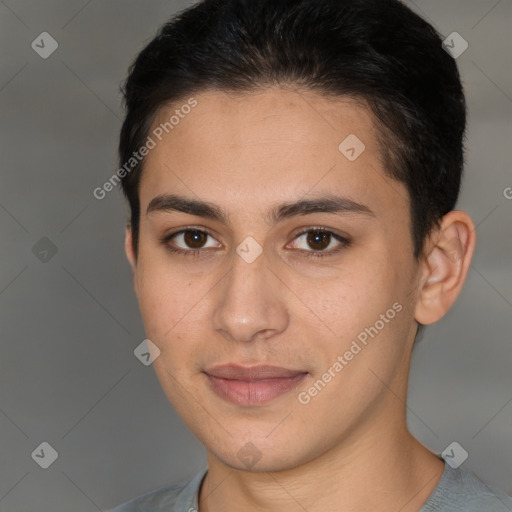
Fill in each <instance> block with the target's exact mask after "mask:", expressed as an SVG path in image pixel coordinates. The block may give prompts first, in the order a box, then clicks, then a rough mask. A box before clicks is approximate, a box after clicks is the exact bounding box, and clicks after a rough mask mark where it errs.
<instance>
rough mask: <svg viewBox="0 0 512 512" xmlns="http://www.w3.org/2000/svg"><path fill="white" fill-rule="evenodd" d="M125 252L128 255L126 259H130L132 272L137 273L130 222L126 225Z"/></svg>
mask: <svg viewBox="0 0 512 512" xmlns="http://www.w3.org/2000/svg"><path fill="white" fill-rule="evenodd" d="M124 251H125V254H126V258H127V259H128V262H129V263H130V266H131V268H132V272H135V266H136V262H135V254H134V252H133V240H132V227H131V224H130V223H129V222H128V224H127V225H126V231H125V238H124Z"/></svg>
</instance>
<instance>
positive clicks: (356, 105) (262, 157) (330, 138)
mask: <svg viewBox="0 0 512 512" xmlns="http://www.w3.org/2000/svg"><path fill="white" fill-rule="evenodd" d="M193 100H194V101H195V102H197V103H196V105H195V106H194V107H193V108H184V107H183V106H184V105H188V104H190V98H184V99H183V100H181V101H178V102H175V103H174V104H173V105H172V106H170V107H167V108H162V109H161V110H160V111H159V113H158V116H157V117H156V119H155V121H154V123H153V126H152V128H151V132H150V136H151V137H152V138H153V139H154V140H155V142H156V146H155V147H154V149H152V150H151V151H150V153H149V154H148V156H147V157H146V161H145V164H144V172H143V176H142V180H141V185H140V197H141V207H142V211H143V212H144V211H145V207H147V204H148V203H149V201H151V199H152V198H153V197H154V196H155V195H157V194H161V193H163V192H167V193H176V192H179V193H183V194H184V195H187V196H189V197H191V196H192V197H193V196H197V197H200V198H202V199H207V200H211V201H212V202H219V203H229V202H230V201H231V200H232V201H233V205H235V203H234V202H235V201H237V200H238V202H240V198H244V207H245V208H246V209H247V208H249V207H251V206H254V207H255V208H256V207H262V206H263V203H264V202H265V201H267V202H278V200H279V199H281V200H282V199H285V200H293V199H294V198H295V199H297V198H298V197H300V196H303V195H304V194H308V193H314V192H324V193H325V192H327V191H328V192H332V191H333V189H336V190H338V191H340V192H343V193H344V195H348V196H353V197H354V198H355V196H357V199H358V200H363V199H366V200H367V201H371V202H373V203H375V202H377V203H379V202H380V203H382V206H383V207H385V203H387V205H388V207H393V208H395V209H396V207H397V205H398V203H397V200H398V202H399V201H402V203H403V204H402V205H401V206H402V207H405V206H406V204H407V194H406V192H405V189H404V187H403V186H402V184H400V183H398V182H396V181H395V180H392V179H390V178H388V177H387V176H386V175H385V173H384V168H383V165H382V162H381V157H380V148H379V145H378V142H377V132H376V128H375V125H374V120H373V116H372V114H371V113H370V111H369V109H368V108H366V106H365V105H364V104H362V103H361V102H357V101H355V100H353V99H350V98H345V97H325V96H321V95H319V94H316V93H314V92H311V91H299V90H284V89H282V88H278V87H272V88H268V89H265V90H260V91H257V92H251V93H245V94H231V93H226V92H221V91H207V92H203V93H200V94H197V95H194V97H193ZM171 117H173V119H172V123H170V120H171ZM166 123H167V124H166ZM165 127H166V128H165ZM155 130H156V131H155ZM155 133H157V134H160V137H156V136H155V135H154V134H155ZM160 139H161V140H160ZM392 196H395V197H392ZM396 196H398V197H396ZM238 206H240V205H239V204H238ZM398 206H400V205H398Z"/></svg>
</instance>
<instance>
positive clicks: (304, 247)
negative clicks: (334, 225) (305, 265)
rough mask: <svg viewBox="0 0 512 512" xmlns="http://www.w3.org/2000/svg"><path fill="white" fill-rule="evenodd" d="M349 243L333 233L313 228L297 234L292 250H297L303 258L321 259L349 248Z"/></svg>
mask: <svg viewBox="0 0 512 512" xmlns="http://www.w3.org/2000/svg"><path fill="white" fill-rule="evenodd" d="M350 245H351V241H350V240H349V239H348V238H346V237H344V236H341V235H338V234H337V233H334V232H333V231H330V230H328V229H324V228H313V229H308V230H304V231H303V232H302V233H299V234H298V235H297V237H296V238H295V240H294V243H293V247H292V248H294V249H299V250H300V251H301V252H302V253H303V254H304V256H306V257H311V258H323V257H328V256H335V255H336V254H337V253H339V252H340V251H342V250H343V249H345V248H347V247H349V246H350Z"/></svg>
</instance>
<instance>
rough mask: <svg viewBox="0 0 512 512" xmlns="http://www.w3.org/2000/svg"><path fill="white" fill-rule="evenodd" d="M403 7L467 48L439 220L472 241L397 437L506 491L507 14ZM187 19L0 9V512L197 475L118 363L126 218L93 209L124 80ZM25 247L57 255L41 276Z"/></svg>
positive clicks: (129, 2)
mask: <svg viewBox="0 0 512 512" xmlns="http://www.w3.org/2000/svg"><path fill="white" fill-rule="evenodd" d="M408 4H409V5H410V6H411V7H412V8H413V9H414V10H416V11H417V12H419V13H420V14H421V15H423V16H424V17H426V18H427V19H428V20H429V21H430V22H431V23H433V24H434V26H435V27H436V28H437V29H438V30H439V31H440V32H441V34H443V35H444V36H448V34H450V33H451V32H453V31H457V32H459V33H460V34H461V35H462V36H463V37H464V39H466V40H467V41H468V43H469V48H468V49H467V50H466V52H465V53H463V54H462V55H461V56H460V57H458V59H457V62H458V64H459V67H460V69H461V72H462V76H463V81H464V85H465V89H466V93H467V99H468V104H469V130H468V141H467V147H468V153H467V168H466V176H465V181H464V187H463V191H462V195H461V198H460V201H459V204H458V208H460V209H465V210H467V211H468V212H469V213H470V214H471V216H472V217H473V219H474V222H475V224H476V225H477V235H478V247H477V249H476V254H475V257H474V261H473V264H472V267H471V270H470V273H469V277H468V280H467V283H466V286H465V288H464V290H463V292H462V295H461V297H460V299H459V300H458V302H457V303H456V305H455V306H454V307H453V309H452V310H451V311H450V312H449V314H448V315H447V316H446V317H445V318H444V319H443V320H442V321H440V322H439V323H438V324H436V325H435V326H432V327H430V328H428V329H427V331H426V333H425V335H424V337H423V339H422V340H421V342H420V343H419V345H418V346H417V347H416V351H415V355H414V360H413V367H412V371H411V386H410V396H409V421H410V427H411V430H412V432H413V434H415V435H416V436H417V437H418V438H419V439H420V440H421V441H422V442H423V443H424V444H426V445H427V446H428V447H429V448H431V449H432V450H434V451H436V452H438V453H440V452H442V451H443V450H444V449H445V448H446V447H447V446H448V445H449V444H450V443H451V442H452V441H457V442H458V443H460V444H461V445H462V446H463V447H464V448H465V450H467V452H468V453H469V458H468V459H467V460H466V461H465V463H464V464H463V466H462V467H463V468H464V469H466V470H469V471H472V472H474V473H475V474H476V475H478V476H479V477H480V478H481V479H483V480H484V481H486V482H487V483H489V484H490V485H493V486H496V487H500V488H502V489H503V490H505V491H507V492H509V493H511V492H512V481H511V475H512V442H511V441H512V403H511V402H512V385H511V384H512V374H511V367H512V365H511V362H512V345H511V343H510V338H511V335H510V332H511V329H512V321H511V317H512V272H511V265H512V237H511V229H510V226H511V217H512V200H510V199H507V198H506V197H505V195H504V190H506V189H507V187H512V174H511V172H510V167H509V161H510V152H511V146H512V145H511V142H512V138H511V122H510V121H511V112H512V81H511V64H512V63H511V61H510V55H512V41H511V36H510V27H511V22H512V12H511V11H512V2H511V0H500V1H497V0H471V1H469V0H460V1H454V0H452V1H444V0H435V1H434V0H428V1H427V0H423V1H422V0H416V2H415V3H413V2H408ZM186 5H187V4H185V3H183V2H177V1H175V2H171V1H168V2H165V1H156V0H153V1H150V2H142V1H139V2H137V1H134V0H125V1H120V0H110V1H99V0H92V1H87V0H73V1H70V0H68V1H65V2H64V1H56V0H55V1H41V0H38V1H36V0H31V1H28V0H5V1H0V45H1V49H2V51H1V57H0V58H1V65H0V119H1V130H2V132H1V137H0V155H1V161H0V166H1V171H0V178H1V184H0V239H1V241H2V242H1V244H0V259H1V265H0V325H1V333H2V338H1V353H0V461H1V462H0V510H1V511H2V512H22V511H23V512H27V511H35V510H37V511H39V512H45V511H52V512H58V511H70V510H73V512H85V511H95V510H103V509H106V508H109V507H111V506H113V505H114V504H117V503H119V502H122V501H125V500H127V499H128V498H131V497H133V496H135V495H138V494H141V493H143V492H147V491H149V490H151V489H154V488H156V487H160V486H163V485H167V484H169V483H171V482H174V481H178V480H181V479H184V478H188V477H190V476H192V475H193V474H194V473H195V472H196V471H197V470H199V469H200V468H201V467H202V464H203V463H204V462H205V453H204V449H203V448H202V446H201V445H200V444H199V443H198V442H197V441H196V440H195V438H193V436H192V434H190V433H189V432H188V430H187V429H186V427H185V426H184V424H183V423H182V422H181V420H180V419H179V418H178V416H177V415H176V413H175V412H174V410H173V408H172V407H171V406H170V404H169V403H168V402H167V400H166V398H165V396H164V394H163V392H162V391H161V389H160V386H159V384H158V381H157V379H156V377H155V375H154V373H153V370H152V368H151V366H149V367H146V366H144V365H142V364H141V363H140V362H139V360H138V359H136V358H135V357H134V355H133V350H134V349H135V347H136V346H137V345H138V344H139V343H140V342H141V341H142V340H143V339H144V337H145V336H144V330H143V326H142V322H141V320H140V315H139V312H138V308H137V303H136V299H135V295H134V293H133V289H132V281H131V273H130V270H129V266H128V263H127V262H126V260H125V256H124V253H123V237H124V226H125V221H126V218H127V212H128V210H127V207H126V206H125V204H124V202H123V200H122V196H121V194H120V191H118V190H115V191H113V192H111V193H110V194H108V195H107V197H106V198H105V199H103V200H101V201H100V200H97V199H95V198H94V197H93V195H92V190H93V189H94V188H95V187H97V186H101V185H102V184H103V183H104V182H105V180H106V179H108V178H109V177H110V176H111V175H112V173H113V172H114V171H115V169H116V168H117V165H116V145H117V137H118V132H119V128H120V125H121V119H122V111H121V107H120V95H119V84H120V82H121V80H122V79H124V77H125V76H126V70H127V67H128V64H129V63H130V62H131V60H132V58H133V57H134V56H135V55H136V53H137V52H138V51H139V50H140V49H141V48H142V47H143V45H144V44H145V43H147V42H148V41H149V40H150V39H151V38H152V37H153V36H154V34H155V31H156V29H157V28H158V26H159V25H160V24H161V23H163V22H164V21H165V20H166V19H167V18H168V17H169V16H170V15H171V14H173V13H174V12H176V11H177V10H180V9H181V8H183V7H185V6H186ZM43 31H47V32H49V33H50V34H51V35H52V36H53V37H54V38H55V39H56V40H57V41H58V43H59V47H58V49H57V51H56V52H55V53H53V54H52V55H51V56H50V57H49V58H47V59H42V58H41V57H40V56H39V55H38V54H37V53H36V52H35V51H34V50H33V49H32V48H31V43H32V41H33V40H34V39H35V38H36V37H37V36H38V35H39V34H40V33H42V32H43ZM43 237H47V238H49V239H50V240H51V241H52V243H53V244H54V245H55V247H56V248H57V252H56V254H54V255H53V256H52V254H51V252H49V253H48V254H47V256H46V259H47V261H41V260H40V259H39V257H42V256H41V253H40V251H41V250H42V249H41V247H42V248H43V249H44V248H45V247H46V248H48V247H47V245H48V242H47V241H46V242H45V241H43V242H39V241H40V239H41V238H43ZM38 242H39V244H43V245H42V246H37V245H36V244H37V243H38ZM44 244H47V245H46V246H45V245H44ZM34 246H36V248H39V249H38V250H39V257H36V255H35V254H34V252H33V248H34ZM35 252H37V251H35ZM43 441H46V442H48V443H50V445H51V446H53V448H54V449H55V450H57V452H58V458H57V460H56V461H55V462H54V463H53V464H52V465H51V466H50V467H49V468H48V469H42V468H41V467H39V465H37V464H36V462H35V461H34V460H33V459H32V457H31V454H32V452H33V451H34V450H35V449H36V448H37V447H38V446H39V445H40V443H41V442H43Z"/></svg>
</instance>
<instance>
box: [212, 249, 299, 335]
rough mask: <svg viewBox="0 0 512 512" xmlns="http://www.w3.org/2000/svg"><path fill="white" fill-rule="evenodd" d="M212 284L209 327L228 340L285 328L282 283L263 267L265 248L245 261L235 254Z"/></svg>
mask: <svg viewBox="0 0 512 512" xmlns="http://www.w3.org/2000/svg"><path fill="white" fill-rule="evenodd" d="M219 285H220V286H218V287H216V305H215V307H214V310H213V315H212V324H213V328H214V329H215V330H216V331H217V332H220V333H221V334H222V335H223V336H224V337H226V338H227V339H229V340H231V341H238V342H248V341H252V340H254V339H255V338H264V339H267V338H270V337H272V336H275V335H276V334H279V333H281V332H283V331H284V330H286V328H287V326H288V323H289V313H288V310H287V307H286V303H285V299H286V294H285V290H284V289H283V287H284V285H283V283H282V282H281V281H280V280H279V279H278V278H277V277H276V275H275V274H274V273H273V271H272V270H270V268H268V267H267V261H266V258H265V252H263V253H262V254H261V255H260V256H259V257H258V258H257V259H256V260H255V261H253V262H252V263H247V262H246V261H245V260H244V259H243V258H241V257H240V256H239V255H238V254H235V255H234V257H233V263H232V266H231V270H230V271H229V272H228V273H227V275H226V276H225V278H224V279H222V280H221V282H220V283H219Z"/></svg>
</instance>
